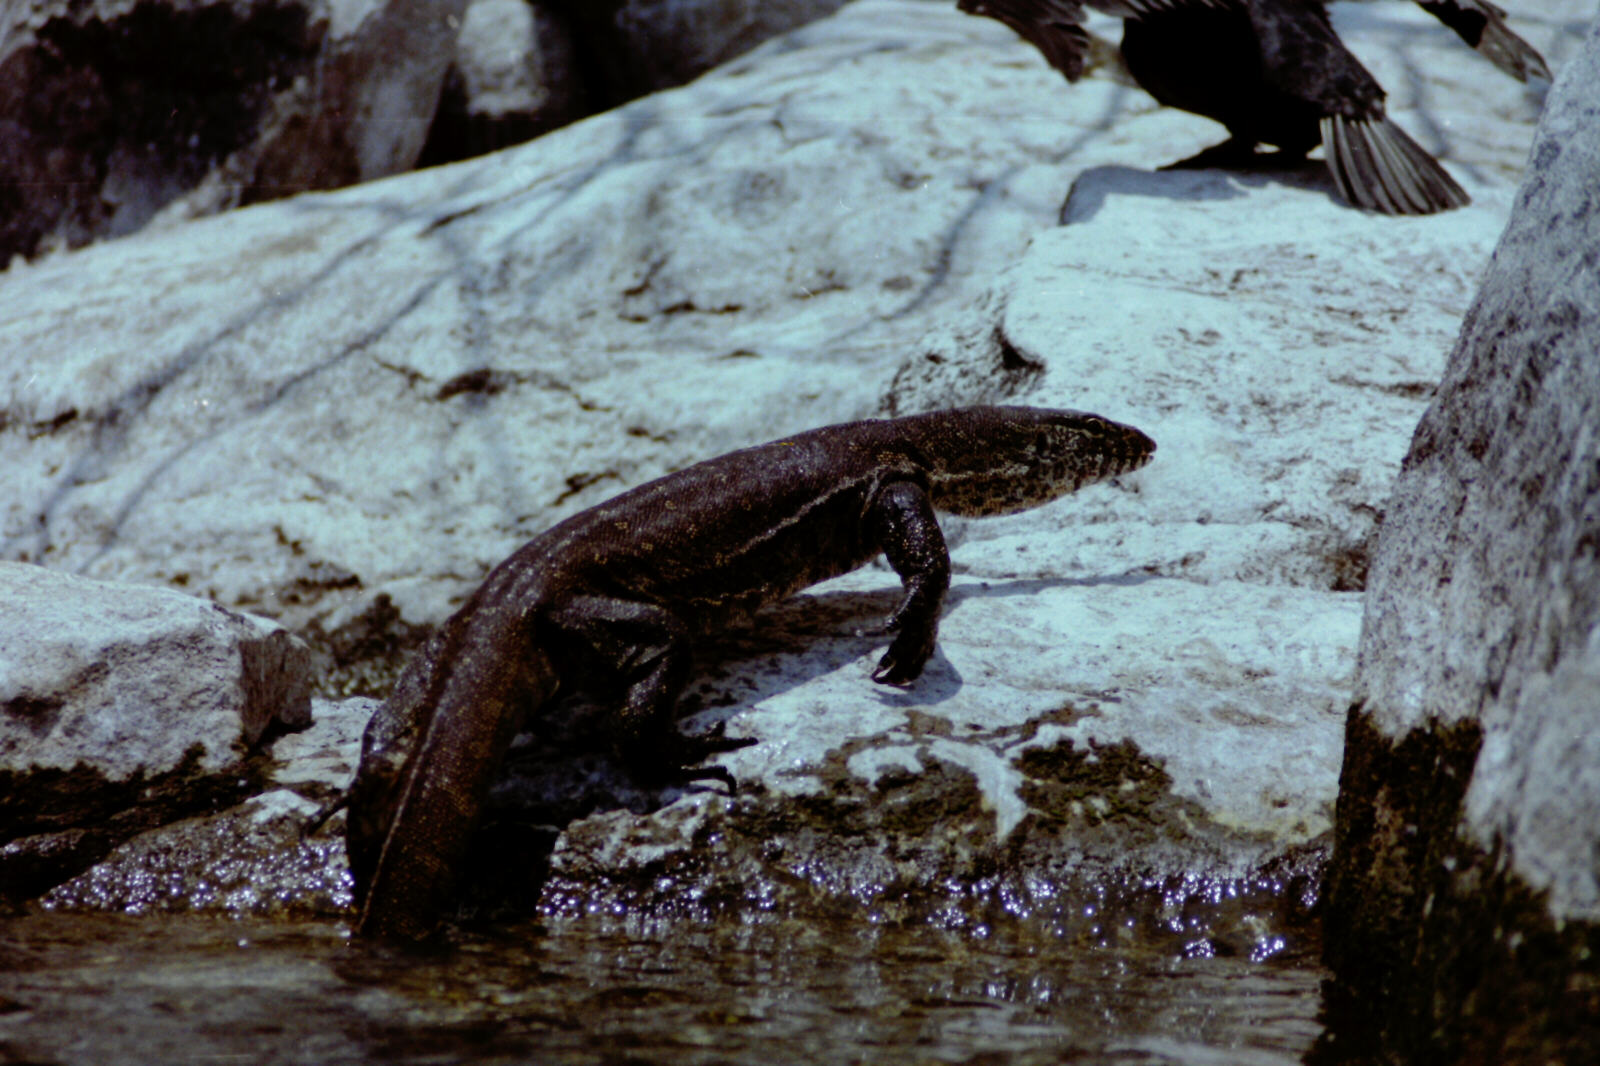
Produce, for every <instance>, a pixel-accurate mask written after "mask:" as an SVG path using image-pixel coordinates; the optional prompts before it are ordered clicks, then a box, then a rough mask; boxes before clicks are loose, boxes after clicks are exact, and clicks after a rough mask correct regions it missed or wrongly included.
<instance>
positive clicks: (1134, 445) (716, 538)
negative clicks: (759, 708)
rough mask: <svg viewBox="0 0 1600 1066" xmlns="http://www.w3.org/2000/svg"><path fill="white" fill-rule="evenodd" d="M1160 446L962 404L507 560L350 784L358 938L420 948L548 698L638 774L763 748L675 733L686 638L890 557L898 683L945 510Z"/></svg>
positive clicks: (411, 678)
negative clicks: (505, 768)
mask: <svg viewBox="0 0 1600 1066" xmlns="http://www.w3.org/2000/svg"><path fill="white" fill-rule="evenodd" d="M1154 451H1155V444H1154V443H1152V442H1151V440H1150V439H1149V438H1148V437H1146V436H1145V435H1144V434H1142V433H1140V432H1139V431H1138V430H1136V429H1133V428H1132V427H1129V426H1124V425H1120V424H1118V423H1116V422H1112V421H1109V420H1107V419H1104V418H1100V417H1099V416H1097V415H1090V414H1083V413H1080V412H1076V411H1049V410H1040V409H1035V408H1027V407H969V408H961V409H957V410H952V411H939V412H934V413H932V414H925V415H913V416H910V417H907V418H898V419H889V420H882V421H876V420H874V421H864V422H850V423H845V424H842V425H837V426H827V427H824V428H822V429H816V430H812V431H810V432H808V433H801V434H798V435H796V436H793V437H788V438H785V439H783V440H779V441H774V442H772V443H770V444H763V445H759V446H757V447H754V448H746V449H744V450H742V451H737V452H732V453H730V454H728V455H723V456H719V457H718V458H715V459H710V460H707V461H706V462H703V463H698V464H696V465H694V466H691V467H688V468H687V469H684V470H680V471H678V472H677V473H675V474H669V475H667V476H666V477H663V478H659V479H657V480H655V481H652V482H649V483H648V484H645V485H641V486H639V487H638V488H635V489H632V490H630V491H628V492H625V493H623V494H622V495H620V496H617V497H615V498H614V499H611V500H609V501H607V502H605V503H602V504H600V505H598V506H596V507H593V508H590V509H589V510H587V511H583V512H581V513H580V514H577V515H574V516H573V517H571V518H569V519H567V520H566V521H565V522H562V523H560V524H559V525H557V526H555V527H553V528H551V529H550V530H548V531H547V532H545V533H543V534H541V535H540V536H538V537H535V538H534V539H533V540H531V541H529V542H528V543H527V544H525V545H523V546H522V547H521V548H520V549H518V550H517V551H516V552H515V553H514V554H513V555H511V557H510V558H508V559H506V560H505V561H504V562H503V563H501V564H500V565H499V566H497V567H496V568H495V569H494V570H493V571H492V572H491V573H490V574H489V576H488V578H486V579H485V581H484V583H483V585H482V586H481V587H480V588H479V589H478V590H477V592H476V593H474V594H473V596H472V598H471V599H470V600H469V601H468V602H467V604H466V606H464V607H462V608H461V610H460V611H458V612H457V613H456V614H455V615H454V616H453V617H452V618H451V619H450V620H449V621H447V622H446V623H445V624H444V625H443V626H442V627H441V628H440V629H439V631H438V633H436V634H435V635H434V636H433V638H432V639H431V640H429V641H428V643H427V644H426V645H424V646H423V648H422V650H421V651H420V652H419V653H418V654H417V655H416V656H415V657H414V658H413V659H412V660H411V662H410V663H409V664H408V665H407V667H406V669H405V672H404V673H403V674H402V676H401V678H400V681H399V683H398V684H397V685H396V686H395V690H394V692H393V694H392V695H391V696H390V697H389V699H388V701H387V702H386V703H385V704H384V706H383V707H382V708H380V709H379V711H378V712H377V713H376V714H374V715H373V717H372V721H371V722H370V723H369V724H368V726H367V731H366V735H365V737H364V738H363V741H362V752H361V766H360V768H359V769H358V771H357V773H356V779H355V783H354V784H353V785H352V786H351V790H350V804H349V806H350V815H349V823H348V830H347V834H348V840H349V854H350V867H351V871H352V872H353V874H354V876H355V882H356V898H357V899H358V901H359V903H360V917H359V918H358V920H357V924H356V929H357V932H359V933H362V934H365V935H395V936H402V937H413V938H415V937H421V936H425V935H426V934H427V933H428V932H429V931H430V930H431V929H432V928H433V926H434V925H435V923H436V922H437V920H438V916H439V914H440V913H441V911H442V910H443V909H444V907H445V906H446V904H447V903H448V901H449V897H450V892H451V889H452V887H453V880H454V877H453V872H454V869H455V868H456V866H457V865H458V864H459V862H460V860H461V858H462V856H463V854H464V852H465V848H466V842H467V839H468V837H469V835H470V833H471V831H472V829H473V827H474V825H475V824H476V822H477V819H478V815H479V813H480V810H481V808H482V806H483V803H484V798H485V796H486V794H487V791H488V788H489V785H490V783H491V782H492V781H493V779H494V776H495V774H496V772H497V771H498V769H499V766H500V762H501V759H502V758H503V757H504V755H505V752H506V749H507V747H509V745H510V743H511V740H512V738H513V737H514V735H515V734H516V732H517V727H518V725H519V723H520V722H521V721H522V719H523V718H524V716H525V715H526V714H527V712H528V711H530V710H531V709H534V708H537V707H539V706H540V705H542V704H543V703H544V702H545V701H547V700H549V699H551V698H552V697H553V696H554V694H555V693H556V691H557V689H558V688H560V689H566V688H579V689H584V690H586V691H589V692H591V693H592V694H594V695H596V696H597V697H599V698H600V699H601V700H602V701H604V702H606V703H609V704H611V705H614V706H615V708H616V710H615V712H614V713H613V714H612V715H611V716H610V718H609V721H608V725H607V727H606V728H607V731H608V734H609V739H610V741H611V743H612V744H613V746H614V747H615V748H616V750H617V752H618V753H619V754H620V755H621V756H622V757H623V759H624V760H625V761H626V762H627V764H628V765H629V767H630V769H631V770H632V772H633V773H634V774H636V775H637V776H639V777H641V778H643V779H646V780H651V781H655V782H658V783H668V782H682V781H689V780H708V779H715V780H721V781H723V782H725V783H726V784H727V785H728V786H729V787H730V788H731V787H732V786H733V779H732V777H731V776H730V775H729V774H728V773H727V771H726V770H723V769H721V768H719V767H709V768H703V769H692V768H691V767H692V766H693V764H695V763H697V762H699V761H700V760H701V759H703V758H704V757H705V756H707V755H709V754H712V753H714V752H717V751H727V750H730V749H732V748H736V747H742V746H744V745H745V744H751V743H755V741H754V740H749V739H745V740H732V739H724V738H723V737H721V736H720V735H714V736H711V737H709V738H701V739H698V740H691V739H690V738H687V737H685V736H683V735H682V734H681V733H679V732H678V731H677V729H676V728H675V726H674V713H673V712H674V709H675V706H676V704H677V699H678V695H679V693H680V692H681V691H682V689H683V687H684V684H685V683H686V682H687V681H688V679H689V676H690V656H689V644H690V640H691V638H692V637H693V636H694V635H695V634H697V633H704V632H706V631H708V630H710V629H713V628H716V627H718V626H721V625H724V624H726V623H727V622H729V621H731V620H733V619H736V618H740V617H744V616H747V615H749V614H750V613H751V612H753V611H755V610H757V609H759V608H760V607H763V606H765V605H766V604H770V603H773V602H776V601H778V600H781V599H784V598H785V597H787V596H789V595H792V594H793V593H795V592H797V591H799V590H800V589H803V588H805V587H807V586H809V585H814V584H816V583H817V582H819V581H825V580H827V579H828V578H831V577H836V576H837V575H839V574H843V573H846V572H847V571H850V570H854V569H856V568H857V567H859V566H862V565H864V564H865V563H867V562H869V561H871V560H872V559H873V558H874V557H875V556H876V555H878V554H879V553H880V552H882V553H883V554H884V555H886V556H887V557H888V560H889V563H890V565H892V566H893V567H894V569H895V571H896V572H897V573H898V574H899V575H900V578H901V581H902V584H903V586H904V589H905V596H904V598H903V599H902V600H901V602H900V605H899V607H898V608H896V610H895V611H894V613H893V614H892V615H891V616H890V618H889V620H888V622H887V623H886V624H885V626H884V629H885V631H892V632H894V634H895V636H894V638H893V639H892V640H891V642H890V644H889V648H888V651H887V652H885V654H884V656H883V658H882V659H881V660H880V661H879V663H878V666H877V668H876V670H874V671H873V674H872V679H873V680H874V681H878V682H880V683H883V684H889V685H905V684H909V683H910V682H912V681H914V680H915V679H916V678H917V676H918V675H919V674H920V673H921V672H922V668H923V666H924V664H926V663H927V661H928V657H929V656H930V655H931V654H932V653H933V647H934V641H935V638H936V636H937V634H938V626H939V609H940V606H941V604H942V603H943V600H944V594H945V590H946V589H947V588H948V586H949V583H950V557H949V554H948V552H947V551H946V549H945V544H944V537H943V535H942V534H941V533H940V530H939V524H938V521H937V519H936V518H935V517H934V511H935V510H941V511H945V512H947V513H951V514H958V515H993V514H1008V513H1011V512H1013V511H1020V510H1023V509H1025V508H1028V507H1034V506H1037V505H1039V504H1042V503H1046V502H1048V501H1050V500H1053V499H1055V498H1057V497H1059V496H1063V495H1065V494H1067V493H1069V492H1074V491H1076V490H1077V489H1079V488H1082V487H1083V486H1084V485H1088V484H1092V483H1094V482H1096V481H1103V480H1105V479H1106V478H1111V477H1115V476H1116V475H1118V474H1122V473H1126V472H1128V471H1130V470H1135V469H1137V468H1139V467H1140V466H1143V465H1144V464H1145V463H1146V462H1148V461H1149V459H1150V456H1151V454H1152V453H1153V452H1154Z"/></svg>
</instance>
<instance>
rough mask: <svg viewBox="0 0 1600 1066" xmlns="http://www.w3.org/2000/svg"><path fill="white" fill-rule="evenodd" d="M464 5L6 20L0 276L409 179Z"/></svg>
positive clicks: (389, 0) (186, 10) (233, 8)
mask: <svg viewBox="0 0 1600 1066" xmlns="http://www.w3.org/2000/svg"><path fill="white" fill-rule="evenodd" d="M464 5H465V0H445V2H433V0H425V2H418V0H242V2H234V3H220V2H216V0H91V2H89V3H78V2H70V3H69V2H66V0H24V2H22V3H15V4H8V5H6V7H5V8H4V10H3V12H0V42H3V44H0V262H4V261H6V260H10V259H11V258H12V257H13V256H15V255H24V256H29V255H33V254H35V253H36V252H37V251H39V250H40V249H41V248H48V247H52V246H68V247H76V246H78V245H81V244H85V243H87V242H88V241H91V240H93V239H95V238H97V237H107V236H109V237H115V236H120V235H122V234H126V233H131V232H133V231H135V230H137V229H140V228H141V227H143V226H144V225H146V224H147V223H149V222H150V221H151V220H152V219H154V218H156V217H157V216H158V215H162V216H163V217H165V218H167V219H177V218H189V217H193V216H195V215H199V214H207V213H210V212H213V211H218V210H222V209H224V208H228V207H233V206H236V205H239V204H249V203H254V202H256V201H260V200H269V199H273V198H275V197H278V196H283V195H286V194H289V193H293V192H298V191H301V190H304V189H325V188H332V187H335V186H339V185H348V184H350V183H352V182H357V181H369V180H371V179H373V178H378V177H382V176H383V175H385V174H393V173H397V172H399V171H403V170H407V169H410V167H411V166H412V164H413V163H415V162H416V159H417V156H418V154H419V153H420V152H421V150H422V146H423V141H424V138H425V137H426V136H427V132H428V127H429V124H430V123H431V121H432V119H433V113H434V107H435V105H436V103H437V101H438V97H439V87H440V84H441V83H442V81H443V78H444V73H445V68H446V66H447V64H448V63H449V59H450V44H451V42H452V41H453V40H454V38H455V35H456V28H457V27H458V26H459V25H460V21H461V19H460V16H461V12H462V10H463V7H464Z"/></svg>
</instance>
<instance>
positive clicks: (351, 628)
mask: <svg viewBox="0 0 1600 1066" xmlns="http://www.w3.org/2000/svg"><path fill="white" fill-rule="evenodd" d="M432 632H433V627H432V626H426V625H415V624H413V623H410V622H407V621H406V620H405V619H404V618H402V617H401V616H400V609H399V608H398V607H396V606H395V605H394V601H393V600H392V599H390V598H389V594H388V593H386V592H380V593H379V594H378V595H377V596H375V597H374V598H373V600H372V603H371V605H369V606H368V607H367V609H366V610H364V611H362V612H361V613H360V614H358V615H356V616H355V617H353V618H351V619H350V620H349V621H347V622H345V623H344V624H342V625H340V626H337V627H336V628H334V629H331V630H330V629H325V628H323V625H322V623H321V621H320V620H316V619H313V620H312V622H311V624H310V625H308V626H306V627H305V628H303V629H302V630H301V631H300V632H299V633H298V634H297V635H298V636H299V637H300V638H301V639H302V640H304V641H305V642H306V643H307V644H308V645H310V646H311V653H312V655H313V657H314V658H315V662H316V670H315V676H316V678H317V679H318V680H317V686H318V689H319V691H321V692H322V693H323V694H325V695H327V696H330V697H333V698H338V699H343V698H345V697H347V696H387V695H388V693H389V690H390V689H391V688H393V687H394V683H395V681H396V679H398V678H399V676H400V671H401V670H402V669H404V667H405V663H406V660H407V659H409V658H410V657H411V656H412V654H414V653H415V652H416V650H417V649H418V648H420V647H421V646H422V644H423V642H424V641H426V640H427V639H428V637H429V636H430V635H431V634H432Z"/></svg>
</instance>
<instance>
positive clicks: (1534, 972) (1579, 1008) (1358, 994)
mask: <svg viewBox="0 0 1600 1066" xmlns="http://www.w3.org/2000/svg"><path fill="white" fill-rule="evenodd" d="M1481 740H1482V735H1481V730H1480V727H1479V726H1478V724H1477V723H1476V722H1472V721H1468V722H1462V723H1460V724H1458V725H1454V726H1445V725H1442V724H1437V723H1436V724H1434V725H1433V726H1432V727H1430V728H1428V729H1421V730H1413V731H1412V732H1410V733H1408V734H1407V735H1406V736H1404V737H1403V738H1401V739H1400V740H1399V741H1395V740H1392V739H1391V738H1389V737H1386V736H1385V735H1383V733H1382V732H1381V731H1380V730H1379V729H1378V727H1377V726H1376V725H1375V723H1374V722H1373V718H1372V715H1371V714H1370V713H1369V712H1368V711H1367V710H1366V708H1365V707H1363V706H1361V705H1357V706H1355V707H1352V708H1351V710H1350V714H1349V717H1348V719H1347V722H1346V730H1345V762H1344V769H1343V771H1342V772H1341V774H1340V781H1339V806H1338V814H1337V824H1336V828H1335V839H1336V844H1335V859H1334V862H1333V865H1332V867H1331V870H1330V873H1329V877H1328V884H1327V893H1326V895H1327V899H1326V910H1325V925H1324V934H1325V940H1324V945H1325V946H1324V948H1323V958H1324V960H1325V961H1326V962H1327V964H1328V965H1329V966H1330V967H1331V968H1332V969H1333V970H1334V972H1335V974H1336V975H1337V977H1336V980H1335V981H1332V982H1329V983H1328V985H1327V986H1326V995H1325V1001H1324V1014H1325V1022H1326V1024H1327V1031H1326V1033H1325V1034H1324V1036H1323V1037H1322V1038H1321V1040H1320V1041H1319V1043H1318V1045H1317V1048H1316V1050H1315V1052H1314V1053H1313V1055H1312V1056H1311V1058H1310V1060H1309V1061H1311V1062H1314V1063H1318V1064H1322V1066H1331V1064H1335V1063H1349V1062H1371V1061H1383V1062H1402V1063H1434V1062H1466V1063H1513V1062H1515V1063H1522V1062H1527V1063H1544V1062H1579V1061H1586V1060H1587V1058H1588V1056H1589V1055H1591V1054H1592V1053H1593V1050H1594V1048H1596V1047H1600V927H1596V926H1594V925H1591V924H1588V923H1584V922H1567V923H1566V924H1565V925H1564V926H1563V927H1562V928H1559V929H1558V928H1556V926H1555V925H1554V923H1553V922H1552V921H1551V920H1550V918H1549V911H1548V908H1547V905H1546V902H1545V900H1544V899H1543V897H1542V896H1541V894H1540V893H1537V892H1535V891H1533V890H1532V889H1531V888H1529V887H1528V886H1527V885H1526V884H1524V883H1523V882H1522V881H1521V880H1520V879H1518V878H1517V877H1516V876H1515V875H1513V874H1512V873H1511V872H1510V870H1509V863H1508V861H1507V856H1506V855H1505V854H1504V852H1503V849H1502V847H1501V845H1499V844H1496V845H1495V847H1494V848H1492V849H1490V850H1487V851H1486V850H1485V849H1483V848H1481V847H1479V846H1477V845H1475V844H1473V843H1471V842H1469V841H1467V840H1464V839H1462V838H1461V837H1460V836H1458V834H1457V831H1456V827H1457V826H1458V825H1459V819H1460V814H1461V806H1462V799H1463V797H1464V795H1465V793H1466V789H1467V785H1468V783H1469V782H1470V780H1471V777H1472V772H1473V767H1474V764H1475V763H1476V761H1477V756H1478V750H1479V747H1480V744H1481Z"/></svg>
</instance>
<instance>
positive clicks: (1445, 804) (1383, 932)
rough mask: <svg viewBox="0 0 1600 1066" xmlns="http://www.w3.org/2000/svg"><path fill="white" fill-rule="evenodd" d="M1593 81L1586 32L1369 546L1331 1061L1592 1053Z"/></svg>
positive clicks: (1521, 1058)
mask: <svg viewBox="0 0 1600 1066" xmlns="http://www.w3.org/2000/svg"><path fill="white" fill-rule="evenodd" d="M1597 78H1600V26H1597V27H1596V29H1595V30H1594V31H1593V32H1591V34H1590V36H1589V38H1588V42H1587V44H1586V46H1585V49H1584V51H1583V52H1582V53H1581V55H1580V56H1579V57H1578V58H1576V59H1574V60H1573V61H1572V62H1571V63H1570V64H1569V65H1568V66H1567V68H1566V69H1564V70H1563V71H1562V72H1561V73H1560V74H1559V75H1558V78H1557V81H1556V84H1555V87H1554V90H1553V91H1552V93H1551V96H1550V103H1549V108H1548V110H1547V112H1546V114H1545V117H1544V119H1543V121H1542V123H1541V125H1540V127H1539V133H1538V137H1537V139H1536V141H1535V143H1534V147H1533V152H1532V160H1531V167H1530V172H1529V175H1528V178H1527V179H1526V181H1525V182H1524V184H1523V186H1522V189H1521V191H1520V193H1519V194H1518V197H1517V201H1516V205H1515V207H1514V209H1513V211H1512V214H1511V218H1510V222H1509V224H1508V225H1507V227H1506V231H1505V234H1504V235H1503V237H1502V238H1501V240H1500V243H1499V245H1498V247H1497V248H1496V250H1495V253H1494V258H1493V260H1492V262H1491V263H1490V267H1489V271H1488V275H1487V277H1486V278H1485V281H1484V284H1483V288H1482V290H1481V292H1480V293H1479V295H1478V297H1477V299H1476V300H1475V301H1474V303H1473V306H1472V309H1471V310H1470V311H1469V312H1468V314H1467V317H1466V322H1465V324H1464V325H1463V327H1462V330H1461V334H1460V337H1459V339H1458V340H1457V342H1456V346H1455V349H1454V351H1453V352H1452V354H1451V358H1450V362H1449V364H1448V367H1447V369H1446V373H1445V376H1444V380H1443V381H1442V382H1441V384H1440V386H1439V392H1438V395H1437V397H1436V398H1435V400H1434V402H1433V404H1432V405H1431V406H1430V407H1429V408H1428V411H1427V413H1426V414H1425V415H1424V417H1423V419H1422V423H1421V425H1420V426H1419V427H1418V429H1417V432H1416V436H1415V437H1414V439H1413V440H1412V442H1411V448H1410V451H1409V453H1408V454H1407V456H1406V460H1405V465H1404V468H1403V470H1402V472H1401V475H1400V477H1399V479H1398V481H1397V483H1396V485H1395V492H1394V504H1393V506H1392V507H1391V508H1390V510H1389V512H1388V514H1387V515H1386V518H1385V522H1384V527H1383V531H1382V534H1381V535H1380V537H1379V540H1378V551H1377V556H1376V558H1375V560H1374V564H1373V574H1372V584H1371V587H1370V589H1369V592H1368V597H1367V609H1366V615H1365V619H1364V622H1363V626H1362V637H1361V653H1360V671H1359V675H1358V679H1357V685H1356V689H1355V702H1354V705H1353V706H1352V707H1351V710H1350V715H1349V720H1348V724H1347V733H1346V736H1347V745H1348V747H1347V752H1346V755H1345V764H1344V771H1343V776H1342V780H1341V785H1340V798H1339V824H1338V849H1337V851H1336V853H1335V859H1334V872H1333V877H1332V881H1331V884H1330V891H1329V900H1328V903H1329V909H1328V918H1327V921H1328V932H1329V936H1328V949H1327V957H1328V960H1329V962H1330V963H1331V964H1332V965H1333V967H1334V969H1335V972H1336V973H1337V975H1338V977H1339V979H1340V983H1341V986H1342V991H1343V999H1345V1000H1348V1001H1349V1002H1347V1003H1345V1004H1344V1006H1345V1008H1346V1009H1347V1010H1348V1011H1349V1012H1350V1018H1349V1024H1347V1025H1346V1026H1344V1027H1342V1028H1340V1029H1336V1030H1335V1033H1334V1036H1335V1040H1334V1041H1333V1044H1334V1045H1335V1049H1336V1050H1341V1051H1342V1050H1343V1045H1344V1044H1348V1043H1350V1042H1352V1041H1356V1040H1358V1038H1359V1037H1360V1036H1361V1035H1363V1034H1370V1033H1372V1032H1374V1031H1377V1032H1379V1033H1381V1035H1382V1038H1383V1040H1384V1041H1385V1043H1386V1044H1387V1045H1388V1054H1391V1055H1392V1054H1398V1055H1399V1056H1400V1057H1401V1058H1402V1059H1404V1060H1405V1061H1418V1062H1439V1061H1495V1062H1540V1063H1542V1062H1554V1061H1565V1062H1578V1061H1583V1060H1584V1059H1585V1058H1587V1057H1589V1056H1590V1055H1592V1053H1593V1051H1594V1049H1595V1047H1596V1046H1597V1040H1600V998H1597V996H1596V991H1595V990H1596V988H1597V987H1600V985H1597V978H1600V862H1597V858H1596V856H1597V855H1600V732H1597V730H1596V728H1595V726H1596V714H1597V712H1600V551H1597V545H1600V362H1597V361H1596V359H1595V351H1596V348H1597V347H1600V310H1597V309H1596V305H1595V298H1594V294H1595V292H1596V291H1597V287H1600V269H1597V266H1596V261H1597V253H1596V249H1597V248H1600V205H1597V204H1596V201H1595V195H1594V190H1595V183H1594V177H1595V174H1596V173H1597V172H1600V105H1597V104H1596V102H1595V99H1594V95H1593V92H1592V91H1591V90H1592V87H1593V85H1594V84H1595V80H1596V79H1597ZM1369 1052H1370V1049H1369V1048H1367V1047H1365V1046H1362V1045H1359V1044H1358V1046H1357V1047H1356V1048H1354V1053H1356V1054H1364V1053H1369ZM1391 1061H1392V1060H1391Z"/></svg>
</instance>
